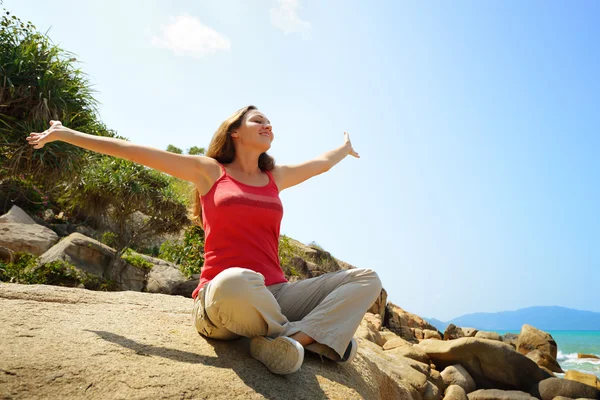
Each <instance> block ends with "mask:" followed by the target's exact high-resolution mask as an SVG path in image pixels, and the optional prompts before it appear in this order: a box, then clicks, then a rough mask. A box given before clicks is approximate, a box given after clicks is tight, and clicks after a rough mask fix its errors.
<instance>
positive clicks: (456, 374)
mask: <svg viewBox="0 0 600 400" xmlns="http://www.w3.org/2000/svg"><path fill="white" fill-rule="evenodd" d="M441 375H442V379H443V380H444V383H445V384H446V385H447V386H452V385H457V386H460V387H461V388H463V390H464V391H465V393H471V392H472V391H474V390H475V389H476V385H475V381H474V380H473V378H472V377H471V375H469V373H468V372H467V370H465V369H464V368H463V366H462V365H460V364H455V365H450V366H448V367H446V368H444V370H443V371H442V373H441Z"/></svg>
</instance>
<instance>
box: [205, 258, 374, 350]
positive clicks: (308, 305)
mask: <svg viewBox="0 0 600 400" xmlns="http://www.w3.org/2000/svg"><path fill="white" fill-rule="evenodd" d="M380 292H381V281H380V280H379V277H378V276H377V274H376V273H375V272H374V271H372V270H370V269H349V270H343V271H337V272H332V273H328V274H325V275H321V276H319V277H316V278H311V279H306V280H302V281H297V282H292V283H279V284H275V285H271V286H268V287H267V286H265V280H264V277H263V276H262V275H261V274H259V273H257V272H254V271H252V270H249V269H244V268H237V267H232V268H228V269H226V270H225V271H223V272H221V273H220V274H218V275H217V276H216V277H215V278H214V279H213V280H212V281H210V282H209V283H207V284H206V285H205V286H204V287H203V288H202V290H201V291H200V292H199V293H198V297H197V298H196V301H195V302H194V311H193V319H194V323H195V325H196V329H197V330H198V332H199V333H200V334H202V335H204V336H206V337H209V338H213V339H225V340H226V339H235V338H237V337H240V336H246V337H254V336H269V337H277V336H291V335H293V334H295V333H298V332H303V333H305V334H307V335H308V336H310V337H312V338H313V339H315V341H317V342H319V343H322V344H324V345H327V346H329V347H331V348H332V349H333V350H335V351H336V353H338V354H339V355H340V357H341V356H343V354H344V352H345V351H346V348H347V347H348V343H350V340H352V336H353V335H354V332H356V329H357V328H358V326H359V325H360V322H361V320H362V318H363V316H364V315H365V313H366V312H367V310H368V309H369V308H370V307H371V306H372V305H373V303H375V301H376V300H377V297H378V296H379V294H380Z"/></svg>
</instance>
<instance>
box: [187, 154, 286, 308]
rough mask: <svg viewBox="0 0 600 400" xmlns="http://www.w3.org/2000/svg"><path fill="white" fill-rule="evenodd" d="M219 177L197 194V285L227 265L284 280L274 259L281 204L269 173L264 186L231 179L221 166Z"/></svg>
mask: <svg viewBox="0 0 600 400" xmlns="http://www.w3.org/2000/svg"><path fill="white" fill-rule="evenodd" d="M221 169H222V171H223V173H222V175H221V177H220V178H219V179H217V180H216V182H215V183H214V184H213V186H212V187H211V189H210V190H209V191H208V193H206V194H205V195H204V196H201V197H200V201H201V204H202V223H203V225H204V234H205V239H204V266H203V267H202V272H201V274H200V283H199V284H198V287H197V288H196V289H195V290H194V292H193V293H192V297H193V298H196V296H197V295H198V292H199V291H200V289H201V288H202V287H203V286H204V285H205V284H206V283H207V282H209V281H210V280H212V279H213V278H214V277H215V276H217V274H218V273H220V272H222V271H224V270H226V269H227V268H230V267H241V268H248V269H251V270H253V271H255V272H258V273H260V274H262V275H263V276H264V277H265V285H266V286H269V285H274V284H276V283H282V282H287V279H286V278H285V275H284V274H283V271H282V270H281V266H280V265H279V251H278V250H279V228H280V225H281V219H282V218H283V206H282V204H281V200H280V198H279V189H278V188H277V185H275V181H274V180H273V175H271V173H270V172H268V171H267V172H266V173H267V175H268V176H269V183H268V184H267V185H266V186H250V185H246V184H244V183H242V182H239V181H236V180H235V179H233V178H232V177H231V176H230V175H229V174H227V171H226V170H225V168H224V167H223V166H221Z"/></svg>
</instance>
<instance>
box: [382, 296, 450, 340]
mask: <svg viewBox="0 0 600 400" xmlns="http://www.w3.org/2000/svg"><path fill="white" fill-rule="evenodd" d="M384 325H385V326H386V327H387V328H388V329H389V330H391V331H392V332H394V333H395V334H397V335H398V336H400V337H402V338H403V339H405V340H407V341H409V342H412V343H418V342H419V340H422V339H424V334H423V331H424V330H425V329H428V330H432V331H436V332H437V329H436V328H435V326H433V325H431V324H430V323H429V322H427V321H425V320H424V319H423V318H421V317H419V316H418V315H416V314H413V313H410V312H408V311H405V310H403V309H402V308H400V307H398V306H397V305H395V304H393V303H392V302H388V304H387V309H386V314H385V322H384ZM440 337H441V335H440Z"/></svg>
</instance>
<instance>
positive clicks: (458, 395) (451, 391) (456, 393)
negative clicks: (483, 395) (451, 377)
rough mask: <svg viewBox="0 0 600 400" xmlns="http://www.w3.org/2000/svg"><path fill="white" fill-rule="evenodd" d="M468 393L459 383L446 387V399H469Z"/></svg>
mask: <svg viewBox="0 0 600 400" xmlns="http://www.w3.org/2000/svg"><path fill="white" fill-rule="evenodd" d="M467 399H468V397H467V394H466V393H465V389H463V388H462V387H460V386H458V385H450V386H448V388H447V389H446V393H445V395H444V400H467Z"/></svg>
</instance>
